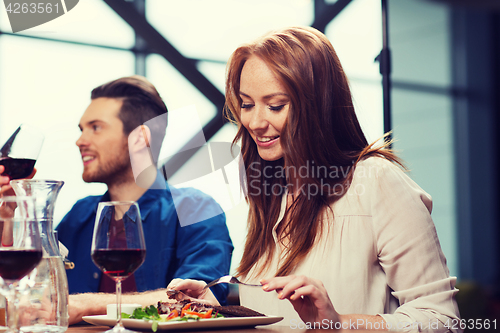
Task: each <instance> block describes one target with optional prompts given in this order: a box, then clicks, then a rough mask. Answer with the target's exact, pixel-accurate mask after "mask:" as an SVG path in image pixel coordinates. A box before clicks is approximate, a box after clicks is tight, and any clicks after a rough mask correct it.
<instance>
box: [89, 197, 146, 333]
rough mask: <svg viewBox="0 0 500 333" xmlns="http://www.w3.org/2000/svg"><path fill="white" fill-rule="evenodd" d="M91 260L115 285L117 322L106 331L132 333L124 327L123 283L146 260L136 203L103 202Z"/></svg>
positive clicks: (100, 204) (93, 241) (98, 208)
mask: <svg viewBox="0 0 500 333" xmlns="http://www.w3.org/2000/svg"><path fill="white" fill-rule="evenodd" d="M91 256H92V260H93V261H94V264H95V265H96V266H97V267H99V269H100V270H101V271H102V272H103V273H104V274H106V275H107V276H109V277H110V278H112V279H113V280H114V281H115V282H116V304H117V307H116V308H117V316H116V318H117V321H116V325H115V327H113V329H111V330H109V331H107V332H113V333H115V332H132V331H129V330H126V329H125V328H124V327H123V324H122V310H121V293H122V284H121V283H122V281H123V280H125V279H126V278H127V277H129V276H130V275H131V274H132V273H134V271H135V270H136V269H137V268H139V267H140V266H141V265H142V263H143V262H144V259H145V258H146V244H145V241H144V233H143V231H142V221H141V214H140V212H139V206H138V205H137V203H136V202H134V201H110V202H100V203H99V206H98V207H97V216H96V220H95V225H94V236H93V238H92V250H91Z"/></svg>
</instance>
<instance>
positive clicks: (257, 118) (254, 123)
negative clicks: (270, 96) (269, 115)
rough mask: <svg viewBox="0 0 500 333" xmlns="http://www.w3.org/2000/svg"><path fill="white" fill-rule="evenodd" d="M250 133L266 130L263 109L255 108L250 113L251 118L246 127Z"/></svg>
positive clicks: (266, 123)
mask: <svg viewBox="0 0 500 333" xmlns="http://www.w3.org/2000/svg"><path fill="white" fill-rule="evenodd" d="M248 126H249V127H250V129H251V130H252V131H256V130H262V129H266V128H267V126H268V122H267V119H266V111H265V108H263V107H255V110H254V112H252V118H251V119H250V123H249V125H248Z"/></svg>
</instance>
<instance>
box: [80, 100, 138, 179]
mask: <svg viewBox="0 0 500 333" xmlns="http://www.w3.org/2000/svg"><path fill="white" fill-rule="evenodd" d="M121 106H122V101H121V100H119V99H114V98H96V99H94V100H92V102H91V103H90V105H89V106H88V108H87V110H85V113H84V114H83V116H82V118H81V119H80V124H79V125H78V127H80V130H81V131H82V135H81V136H80V138H79V139H78V140H77V141H76V145H77V146H78V148H80V154H81V155H82V161H83V174H82V178H83V180H84V181H85V182H87V183H91V182H98V183H105V184H107V185H108V186H109V185H110V184H118V183H121V182H126V181H127V180H128V178H129V177H133V176H132V171H131V167H130V158H129V152H128V142H127V138H126V137H125V135H124V134H123V123H122V121H121V120H120V119H119V118H118V113H119V112H120V109H121ZM132 180H133V178H132Z"/></svg>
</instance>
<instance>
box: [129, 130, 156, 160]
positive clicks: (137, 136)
mask: <svg viewBox="0 0 500 333" xmlns="http://www.w3.org/2000/svg"><path fill="white" fill-rule="evenodd" d="M150 142H151V131H150V129H149V127H147V126H146V125H140V126H138V127H137V128H136V129H134V130H133V131H132V132H130V134H129V136H128V147H129V151H130V152H131V153H132V152H137V151H140V150H143V149H151V148H150V144H149V143H150Z"/></svg>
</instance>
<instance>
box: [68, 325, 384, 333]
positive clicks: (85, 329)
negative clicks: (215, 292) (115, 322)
mask: <svg viewBox="0 0 500 333" xmlns="http://www.w3.org/2000/svg"><path fill="white" fill-rule="evenodd" d="M109 329H110V327H108V326H95V325H90V324H78V325H72V326H70V327H69V328H68V330H67V331H66V332H67V333H102V332H105V331H107V330H109ZM139 332H151V331H139ZM162 332H172V331H168V330H167V331H165V330H164V331H160V330H159V331H158V332H157V333H162ZM175 332H182V333H200V332H207V331H206V330H182V331H178V330H176V331H175ZM208 332H210V333H304V332H308V333H309V332H336V333H347V332H354V331H353V330H349V329H334V328H332V329H309V330H308V329H305V328H292V327H290V326H279V325H269V326H256V327H248V328H241V327H238V328H225V329H215V330H210V331H208ZM355 332H356V333H373V332H380V331H375V330H356V331H355Z"/></svg>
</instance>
